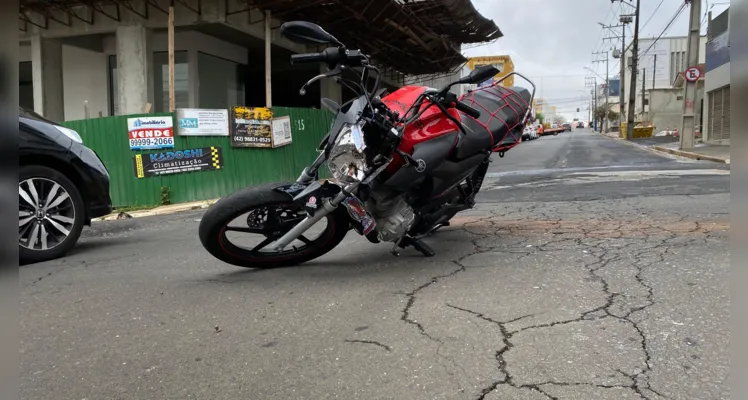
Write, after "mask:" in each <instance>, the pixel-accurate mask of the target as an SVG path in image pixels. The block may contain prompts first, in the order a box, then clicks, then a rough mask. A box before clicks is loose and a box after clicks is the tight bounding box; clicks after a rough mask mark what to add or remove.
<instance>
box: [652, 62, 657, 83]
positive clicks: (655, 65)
mask: <svg viewBox="0 0 748 400" xmlns="http://www.w3.org/2000/svg"><path fill="white" fill-rule="evenodd" d="M652 70H653V71H652V89H654V88H655V77H656V76H657V54H655V55H654V66H653V68H652Z"/></svg>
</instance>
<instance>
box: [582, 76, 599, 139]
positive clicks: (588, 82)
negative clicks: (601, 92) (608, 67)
mask: <svg viewBox="0 0 748 400" xmlns="http://www.w3.org/2000/svg"><path fill="white" fill-rule="evenodd" d="M584 86H585V87H592V88H594V95H593V97H592V98H593V99H594V104H593V106H592V112H591V117H590V120H591V121H594V123H593V124H592V125H593V126H592V129H593V130H597V115H595V111H597V78H595V77H594V76H590V77H586V78H585V81H584Z"/></svg>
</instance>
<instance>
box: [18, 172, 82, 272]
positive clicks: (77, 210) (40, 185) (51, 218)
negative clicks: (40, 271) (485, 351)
mask: <svg viewBox="0 0 748 400" xmlns="http://www.w3.org/2000/svg"><path fill="white" fill-rule="evenodd" d="M30 185H33V188H34V189H33V190H32V189H31V186H30ZM18 188H19V199H18V201H19V214H18V229H19V231H18V233H19V236H18V259H19V261H20V263H21V264H28V263H35V262H40V261H47V260H53V259H55V258H59V257H62V256H64V255H65V254H67V253H68V252H69V251H70V250H71V249H72V248H73V247H74V246H75V244H76V243H77V242H78V238H79V237H80V234H81V231H82V230H83V225H84V223H85V220H86V211H85V203H84V202H83V198H82V197H81V194H80V191H79V190H78V188H77V187H76V186H75V184H74V183H73V182H72V181H71V180H70V179H68V177H66V176H65V175H63V174H62V173H60V172H59V171H56V170H54V169H52V168H48V167H44V166H41V165H24V166H22V167H21V168H20V170H19V171H18ZM50 197H51V198H50ZM45 202H46V204H45ZM32 203H36V204H35V205H34V204H32ZM50 205H52V207H51V208H48V207H49V206H50ZM32 210H33V211H32ZM24 221H25V223H24ZM50 236H51V239H52V240H51V243H50V240H49V239H50ZM24 239H26V240H25V243H24ZM32 240H33V242H32ZM37 245H38V246H37ZM50 245H51V247H50ZM37 247H38V248H37Z"/></svg>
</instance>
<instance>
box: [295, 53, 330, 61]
mask: <svg viewBox="0 0 748 400" xmlns="http://www.w3.org/2000/svg"><path fill="white" fill-rule="evenodd" d="M325 61H327V56H326V55H325V54H324V53H304V54H293V55H291V64H308V63H320V62H325Z"/></svg>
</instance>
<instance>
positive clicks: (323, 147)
mask: <svg viewBox="0 0 748 400" xmlns="http://www.w3.org/2000/svg"><path fill="white" fill-rule="evenodd" d="M281 32H282V34H283V35H284V36H285V37H287V38H288V39H290V40H293V41H295V42H298V43H303V44H312V45H332V47H329V48H327V49H326V50H324V51H322V52H321V53H313V54H296V55H293V56H291V63H292V64H301V63H325V64H326V65H327V66H328V71H327V72H326V73H324V74H321V75H318V76H316V77H314V78H312V79H311V80H310V81H309V82H307V83H306V84H305V85H304V87H302V89H301V90H300V94H302V95H303V94H304V93H305V91H306V87H307V86H308V85H310V84H311V83H313V82H315V81H317V80H319V79H322V78H332V77H334V78H335V79H336V80H337V82H338V83H339V84H342V85H345V86H346V87H348V88H350V89H351V90H354V91H355V92H356V93H358V94H359V97H358V98H356V99H354V100H351V101H349V102H347V103H345V104H343V105H338V104H336V103H335V102H333V101H331V100H329V99H322V104H323V105H324V106H325V107H326V108H328V109H330V110H332V111H333V112H335V113H336V114H337V116H336V119H335V122H334V123H333V126H332V128H331V129H330V132H329V133H328V134H327V136H326V137H325V138H324V139H323V140H322V143H321V144H320V145H319V148H318V150H319V152H320V154H319V156H318V157H317V159H316V160H315V161H314V162H313V163H312V165H310V166H309V167H307V168H305V169H304V171H303V172H302V173H301V176H300V177H299V178H298V179H297V180H296V182H276V183H268V184H262V185H258V186H252V187H249V188H246V189H243V190H241V191H239V192H237V193H234V194H232V195H230V196H228V197H225V198H222V199H221V200H220V201H218V202H217V203H216V204H214V205H213V206H212V207H211V208H210V209H209V210H208V211H207V212H206V213H205V215H204V216H203V218H202V220H201V222H200V229H199V234H200V241H201V242H202V244H203V246H204V247H205V248H206V249H207V250H208V251H209V252H210V253H211V254H212V255H213V256H215V257H217V258H218V259H220V260H223V261H225V262H227V263H230V264H234V265H238V266H242V267H250V268H272V267H278V266H286V265H294V264H299V263H302V262H305V261H309V260H312V259H314V258H317V257H319V256H321V255H323V254H325V253H327V252H329V251H330V250H332V249H333V248H335V247H336V246H337V245H338V244H339V243H340V242H341V241H342V240H343V238H344V237H345V235H346V234H347V232H348V231H349V230H350V229H351V228H353V229H354V230H355V231H356V232H358V233H359V234H361V235H363V236H365V237H366V238H367V239H368V240H369V241H371V242H373V243H379V242H391V243H393V247H392V253H393V254H395V255H398V254H399V253H398V251H399V249H400V248H405V247H408V246H413V247H414V248H415V249H417V250H419V251H420V252H421V253H423V254H424V255H426V256H432V255H434V252H433V250H432V249H431V248H429V246H427V245H426V244H425V243H424V242H423V240H422V239H423V238H424V237H425V236H428V235H430V234H432V233H433V232H434V231H436V230H437V229H439V228H441V227H444V226H447V225H449V220H450V219H451V218H452V217H454V216H455V214H457V213H458V212H460V211H463V210H467V209H469V208H472V207H473V205H474V204H475V196H476V194H477V193H478V191H479V190H480V188H481V184H482V183H483V178H484V177H485V175H486V171H487V170H488V164H489V162H491V154H492V153H494V152H498V153H499V155H500V156H502V157H503V155H504V152H505V151H507V150H509V149H510V148H512V147H513V146H515V145H517V144H518V143H519V142H520V139H521V136H522V131H523V129H524V125H525V123H526V122H527V120H528V118H529V116H530V105H531V104H532V99H533V97H534V93H535V89H534V87H535V86H534V84H532V82H530V85H531V86H532V87H533V89H532V92H530V91H528V90H527V89H523V88H519V87H513V88H505V87H503V86H500V82H501V81H499V82H496V83H494V84H492V85H489V86H485V87H481V88H479V89H477V90H473V91H469V92H468V93H467V94H466V95H464V96H462V97H461V98H459V99H458V97H457V96H456V95H455V94H454V93H452V92H450V88H451V87H452V86H454V85H459V84H478V83H481V82H484V81H486V80H488V79H490V78H492V77H493V76H495V75H496V74H497V73H498V72H499V71H498V70H497V69H496V68H494V67H491V66H485V67H481V68H478V69H475V70H474V71H473V72H471V73H470V75H468V76H466V77H464V78H462V79H460V80H458V81H456V82H454V83H452V84H450V85H448V86H446V87H444V88H441V89H433V88H428V87H423V86H405V87H402V88H400V89H398V90H396V91H394V92H393V93H391V94H388V95H384V90H379V83H380V82H379V75H380V74H379V70H378V69H377V68H376V67H375V66H373V65H371V64H370V63H369V59H368V57H367V56H366V55H365V54H363V53H361V52H360V51H358V50H349V49H346V47H345V46H344V45H343V44H342V43H340V42H339V41H338V40H337V39H336V38H335V37H333V36H332V35H330V34H329V33H327V32H326V31H325V30H324V29H322V28H321V27H319V26H317V25H315V24H312V23H309V22H288V23H285V24H283V26H281ZM513 74H515V75H518V76H520V77H522V75H519V74H516V73H513ZM505 78H506V77H505ZM505 78H504V79H505ZM523 78H524V77H523ZM372 79H373V81H374V82H373V88H372V89H371V90H369V89H368V86H370V85H369V83H371V80H372ZM528 82H529V80H528ZM322 166H327V168H328V170H329V175H330V176H331V179H325V180H320V179H319V174H318V171H319V169H320V168H321V167H322ZM252 237H253V238H254V240H250V238H252Z"/></svg>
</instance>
